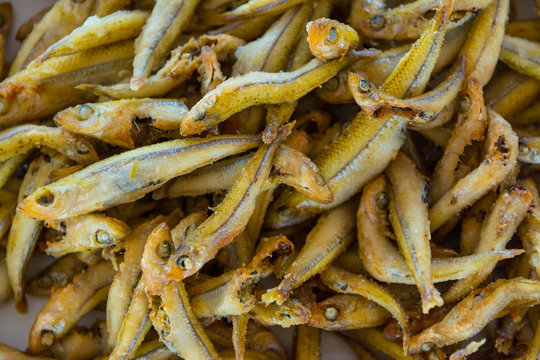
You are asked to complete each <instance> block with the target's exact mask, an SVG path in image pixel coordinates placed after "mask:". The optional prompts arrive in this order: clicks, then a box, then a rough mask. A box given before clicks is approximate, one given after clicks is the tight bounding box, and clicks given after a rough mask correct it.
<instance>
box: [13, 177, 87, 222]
mask: <svg viewBox="0 0 540 360" xmlns="http://www.w3.org/2000/svg"><path fill="white" fill-rule="evenodd" d="M64 180H65V179H62V180H59V181H58V182H56V183H53V184H50V185H47V186H43V187H40V188H38V189H37V190H36V191H34V192H33V193H32V194H30V195H29V196H27V197H26V198H25V199H24V200H23V201H22V202H21V203H19V206H18V207H17V211H20V212H21V213H22V214H24V215H26V216H28V217H31V218H34V219H40V220H46V219H65V218H68V217H71V216H74V214H73V213H72V211H73V210H74V209H75V208H76V207H77V199H78V198H79V196H80V195H81V194H82V193H83V192H84V191H83V189H82V188H81V187H80V186H78V185H76V184H69V183H65V184H62V185H58V183H59V182H63V181H64Z"/></svg>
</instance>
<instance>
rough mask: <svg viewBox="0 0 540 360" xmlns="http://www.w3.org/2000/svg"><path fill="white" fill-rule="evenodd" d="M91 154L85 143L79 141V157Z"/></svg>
mask: <svg viewBox="0 0 540 360" xmlns="http://www.w3.org/2000/svg"><path fill="white" fill-rule="evenodd" d="M89 152H90V148H89V147H88V145H86V144H85V143H83V142H81V141H78V142H77V153H78V154H79V155H86V154H88V153H89Z"/></svg>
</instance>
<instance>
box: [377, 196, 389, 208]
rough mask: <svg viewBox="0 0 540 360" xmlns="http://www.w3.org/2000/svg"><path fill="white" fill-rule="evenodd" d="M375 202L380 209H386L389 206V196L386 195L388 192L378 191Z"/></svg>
mask: <svg viewBox="0 0 540 360" xmlns="http://www.w3.org/2000/svg"><path fill="white" fill-rule="evenodd" d="M375 203H376V204H377V208H378V209H379V210H386V208H387V207H388V197H387V196H386V193H385V192H380V193H378V194H377V199H376V200H375Z"/></svg>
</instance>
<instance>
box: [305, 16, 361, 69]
mask: <svg viewBox="0 0 540 360" xmlns="http://www.w3.org/2000/svg"><path fill="white" fill-rule="evenodd" d="M306 30H307V33H308V37H307V41H308V44H309V48H310V50H311V53H312V54H313V55H315V56H316V57H318V58H321V59H336V58H338V57H342V56H344V55H345V54H346V53H347V51H348V50H350V49H354V48H355V47H356V46H357V45H358V42H359V40H360V39H359V37H358V34H357V33H356V31H355V30H354V29H353V28H352V27H350V26H348V25H345V24H343V23H340V22H339V21H336V20H332V19H327V18H321V19H317V20H315V21H310V22H309V23H308V24H307V25H306Z"/></svg>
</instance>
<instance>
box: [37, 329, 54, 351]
mask: <svg viewBox="0 0 540 360" xmlns="http://www.w3.org/2000/svg"><path fill="white" fill-rule="evenodd" d="M54 340H55V336H54V333H53V332H52V331H50V330H43V331H42V332H41V339H40V342H41V345H43V346H45V347H51V346H52V345H53V344H54Z"/></svg>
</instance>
